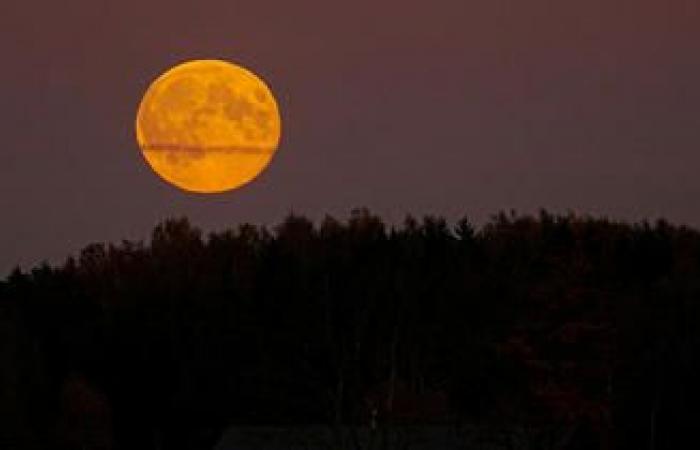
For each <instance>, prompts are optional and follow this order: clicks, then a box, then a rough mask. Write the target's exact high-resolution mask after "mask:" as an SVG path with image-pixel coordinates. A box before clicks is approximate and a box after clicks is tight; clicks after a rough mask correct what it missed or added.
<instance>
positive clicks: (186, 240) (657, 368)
mask: <svg viewBox="0 0 700 450" xmlns="http://www.w3.org/2000/svg"><path fill="white" fill-rule="evenodd" d="M699 301H700V233H699V232H698V231H697V230H694V229H691V228H688V227H683V226H675V225H671V224H669V223H667V222H665V221H663V220H660V221H658V222H655V223H648V222H642V223H633V224H630V223H624V222H617V221H612V220H608V219H606V218H594V217H588V216H577V215H574V214H568V215H554V214H550V213H548V212H546V211H541V212H540V213H539V214H538V215H534V216H531V215H518V214H515V213H500V214H498V215H495V216H493V217H492V218H491V219H490V220H489V221H488V222H487V223H486V224H484V225H483V226H481V227H479V228H478V229H477V228H476V227H474V226H473V225H472V224H471V222H470V221H469V220H468V219H466V218H465V219H462V220H460V221H458V222H457V223H456V225H454V226H452V225H449V224H448V223H447V221H446V220H445V219H443V218H440V217H434V216H426V217H423V218H419V219H416V218H412V217H408V218H407V219H406V220H405V221H404V222H403V224H401V225H400V226H390V225H387V224H385V223H384V222H383V221H382V219H381V218H380V217H377V216H375V215H373V214H372V213H371V212H369V211H368V210H366V209H358V210H354V211H353V212H352V213H351V215H350V217H349V218H348V219H347V220H342V221H341V220H337V219H334V218H332V217H327V218H325V219H324V220H322V221H321V222H320V223H314V222H312V221H310V220H309V219H307V218H305V217H303V216H298V215H290V216H289V217H287V218H286V220H284V221H283V222H282V223H281V224H279V225H278V226H277V227H274V228H273V229H270V230H269V229H267V228H264V227H258V226H253V225H249V224H242V225H239V226H237V227H235V228H232V229H229V230H226V231H223V232H215V233H210V234H208V235H203V233H202V232H201V231H200V230H199V229H197V228H196V227H194V226H193V225H192V224H190V223H189V221H188V220H187V219H185V218H181V219H170V220H166V221H164V222H162V223H161V224H159V225H158V226H157V227H155V229H154V230H153V231H152V234H151V237H150V239H148V240H147V241H146V242H131V241H123V242H121V243H119V244H92V245H89V246H87V247H85V248H84V249H83V250H82V251H81V252H80V253H79V254H78V255H76V256H75V257H74V258H69V259H68V260H66V262H65V263H63V264H60V265H56V266H51V265H48V264H43V265H41V266H38V267H36V268H34V269H31V270H29V271H26V272H23V271H21V270H19V269H17V270H15V271H13V272H12V273H11V274H10V275H9V276H8V277H7V278H6V280H5V281H3V282H1V283H0V334H1V338H0V361H1V365H0V435H1V437H2V440H3V441H4V442H5V443H10V445H5V444H3V443H0V446H2V447H3V448H8V449H19V450H24V449H54V448H55V449H63V450H68V449H88V448H100V449H128V450H139V449H149V450H150V449H153V450H156V449H183V450H184V449H187V450H190V449H206V448H213V446H214V445H215V443H216V442H217V440H218V439H219V437H220V436H221V434H222V433H223V431H224V430H225V429H227V428H228V427H230V426H236V425H238V426H242V425H246V426H253V425H276V426H294V427H303V426H308V425H324V426H327V427H328V429H330V430H335V431H337V433H336V434H335V436H338V439H337V441H336V442H335V443H334V444H333V446H334V447H333V448H336V449H338V450H340V449H341V448H348V449H357V450H359V448H360V447H362V445H360V444H359V443H358V442H357V441H352V440H349V441H348V440H345V439H344V438H342V436H343V434H342V432H341V431H339V430H348V429H350V430H352V429H357V430H359V429H369V430H371V432H376V433H377V434H378V435H380V434H381V433H382V432H384V431H386V430H391V429H398V428H400V427H403V426H416V425H421V426H428V425H449V426H451V427H460V426H462V425H464V424H469V425H470V426H473V427H477V428H480V429H508V427H510V428H514V427H526V428H527V429H529V430H534V431H533V436H535V437H534V438H533V439H539V440H538V441H536V442H535V441H533V442H535V443H531V444H530V445H531V447H527V448H539V449H543V450H547V449H554V448H562V449H563V448H566V449H596V448H601V449H602V448H605V449H612V448H621V449H652V450H654V449H666V448H668V449H679V448H690V447H692V445H691V446H690V447H689V446H688V444H687V442H696V441H697V438H696V435H697V433H696V432H695V431H694V430H693V427H694V426H695V425H696V423H697V417H696V415H695V414H694V413H693V412H692V410H693V408H697V403H696V401H695V400H694V399H697V390H698V385H699V383H698V380H699V378H698V375H700V371H699V369H700V360H699V358H698V352H697V351H696V350H697V346H698V343H699V342H700V327H698V325H700V307H699V306H700V303H699ZM499 427H501V428H499ZM383 446H384V447H385V448H388V447H390V445H389V444H387V443H386V442H384V444H383ZM466 448H470V447H466ZM473 448H480V447H473ZM494 448H495V447H494ZM498 448H516V447H515V446H511V447H507V446H504V447H498ZM517 448H521V447H517Z"/></svg>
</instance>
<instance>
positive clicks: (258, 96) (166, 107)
mask: <svg viewBox="0 0 700 450" xmlns="http://www.w3.org/2000/svg"><path fill="white" fill-rule="evenodd" d="M280 136H281V118H280V113H279V107H278V105H277V101H276V100H275V97H274V94H273V93H272V91H271V90H270V88H269V87H268V86H267V84H265V82H264V81H263V80H262V79H261V78H260V77H258V76H257V75H256V74H254V73H253V72H251V71H250V70H248V69H246V68H244V67H241V66H239V65H236V64H232V63H230V62H226V61H221V60H193V61H187V62H184V63H182V64H179V65H177V66H175V67H173V68H171V69H169V70H167V71H166V72H165V73H163V74H162V75H161V76H159V77H158V78H157V79H156V80H155V81H154V82H153V83H152V84H151V85H150V86H149V88H148V89H147V90H146V93H145V95H144V97H143V100H141V103H140V105H139V109H138V113H137V115H136V139H137V141H138V145H139V147H140V148H141V153H142V154H143V156H144V158H145V159H146V161H147V162H148V164H149V165H150V167H151V168H152V169H153V171H154V172H155V173H156V174H158V175H159V176H160V177H161V178H162V179H164V180H165V181H167V182H168V183H170V184H172V185H174V186H177V187H178V188H180V189H183V190H185V191H188V192H197V193H207V194H208V193H219V192H225V191H230V190H232V189H236V188H239V187H241V186H243V185H245V184H247V183H249V182H251V181H253V180H254V179H255V178H256V177H257V176H258V175H260V173H262V171H263V170H265V168H266V167H267V166H268V164H269V163H270V161H271V160H272V158H273V156H274V154H275V152H276V151H277V147H278V145H279V141H280Z"/></svg>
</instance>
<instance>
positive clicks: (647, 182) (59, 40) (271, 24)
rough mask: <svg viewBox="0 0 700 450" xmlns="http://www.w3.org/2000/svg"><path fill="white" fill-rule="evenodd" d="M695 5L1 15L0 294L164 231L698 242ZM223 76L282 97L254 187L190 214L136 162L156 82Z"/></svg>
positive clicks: (89, 4)
mask: <svg viewBox="0 0 700 450" xmlns="http://www.w3.org/2000/svg"><path fill="white" fill-rule="evenodd" d="M699 24H700V2H697V0H664V1H659V0H585V1H583V0H580V1H574V0H528V1H523V0H454V1H450V0H433V1H425V0H423V1H411V0H395V1H394V0H392V1H389V0H384V1H382V0H355V1H352V2H346V1H343V2H340V1H332V0H295V1H288V0H279V1H275V2H273V1H264V0H255V1H247V2H242V1H235V0H200V1H187V2H185V1H176V0H170V1H162V0H154V1H144V0H121V1H100V0H64V1H60V2H57V1H49V0H43V1H39V0H34V1H26V0H9V1H6V2H4V3H3V14H2V17H1V18H0V37H1V39H0V52H1V53H2V55H3V57H4V58H3V59H4V62H3V69H2V70H1V71H0V98H2V100H3V106H2V108H0V127H1V128H0V130H1V132H2V135H3V144H4V145H3V148H2V150H1V153H0V155H2V159H1V164H0V211H1V213H0V220H1V223H2V228H1V229H0V230H1V231H2V232H1V233H0V276H2V274H6V273H8V272H9V270H11V268H12V267H14V266H16V265H18V264H19V265H21V266H22V267H31V266H32V265H34V264H37V263H38V262H40V261H42V260H48V261H51V262H60V261H62V260H63V259H64V258H65V257H67V256H69V255H70V254H75V252H77V251H79V250H80V249H81V248H82V247H84V246H85V245H87V244H89V243H92V242H119V241H121V240H122V239H132V240H139V239H146V238H148V236H149V234H150V230H151V229H152V227H153V226H154V225H156V224H157V223H158V222H160V221H161V220H163V219H165V218H168V217H179V216H188V217H189V218H190V220H191V221H192V222H193V223H194V224H196V225H198V226H200V227H202V228H203V229H204V230H205V231H209V230H221V229H224V228H226V227H230V226H233V225H236V224H238V223H242V222H250V223H255V224H261V225H274V224H276V223H278V222H279V221H281V220H282V219H283V218H284V217H285V216H286V215H288V214H289V213H290V212H295V213H300V214H306V215H307V216H309V217H310V218H312V219H314V220H320V219H321V218H323V217H324V215H325V214H332V215H335V216H338V217H341V218H342V217H347V215H348V214H349V212H350V210H351V209H352V208H354V207H358V206H366V207H368V208H370V209H371V210H372V211H373V212H375V213H377V214H379V215H381V216H383V217H384V218H385V219H387V220H388V221H390V222H400V221H401V220H402V218H403V217H404V216H405V215H406V214H407V213H412V214H414V215H423V214H440V215H444V216H446V217H447V218H448V219H450V220H455V219H457V218H459V217H461V216H463V215H468V216H469V217H471V218H472V220H473V221H475V222H476V223H483V221H485V220H487V219H488V218H489V217H490V215H492V214H494V213H497V212H498V211H500V210H504V209H505V210H510V209H515V210H516V211H519V212H523V213H534V212H537V211H538V210H539V208H547V209H549V210H551V211H554V212H567V211H575V212H578V213H582V214H592V215H604V216H607V217H610V218H615V219H621V220H631V221H637V220H642V219H645V218H648V219H651V220H654V219H656V218H659V217H666V218H668V219H669V220H671V221H672V222H675V223H684V224H688V225H691V226H700V203H698V201H697V199H698V198H700V176H698V169H700V153H699V150H700V84H699V81H700V26H699ZM201 58H215V59H225V60H230V61H232V62H236V63H238V64H241V65H244V66H246V67H248V68H250V69H252V70H253V71H254V72H256V73H257V74H259V75H260V76H261V77H262V78H264V79H265V80H266V82H267V83H268V84H269V85H270V87H271V88H272V90H273V91H274V92H275V94H276V95H277V97H278V100H279V103H280V109H281V115H282V120H283V137H282V142H281V145H280V148H279V150H278V152H277V154H276V156H275V158H274V160H273V162H272V163H271V165H270V166H269V167H268V168H267V170H266V171H265V172H264V173H263V174H262V175H261V176H260V177H259V178H258V179H257V180H256V181H254V182H253V183H251V184H249V185H247V186H246V187H244V188H242V189H240V190H236V191H233V192H229V193H226V194H221V195H215V196H202V195H193V194H188V193H185V192H183V191H179V190H178V189H176V188H174V187H172V186H170V185H168V184H166V183H164V182H163V181H161V179H160V178H159V177H157V176H156V175H155V174H153V172H152V171H151V170H150V168H149V167H148V166H147V165H146V163H145V161H144V159H143V157H142V156H141V154H140V151H139V149H138V146H137V144H136V141H135V134H134V120H135V115H136V111H137V108H138V104H139V102H140V100H141V98H142V95H143V93H144V92H145V89H146V88H147V87H148V85H149V84H150V82H151V81H152V80H153V79H154V78H156V77H157V76H158V75H159V74H160V73H162V72H163V71H165V70H166V69H168V68H169V67H171V66H173V65H175V64H177V63H180V62H182V61H185V60H189V59H201Z"/></svg>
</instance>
